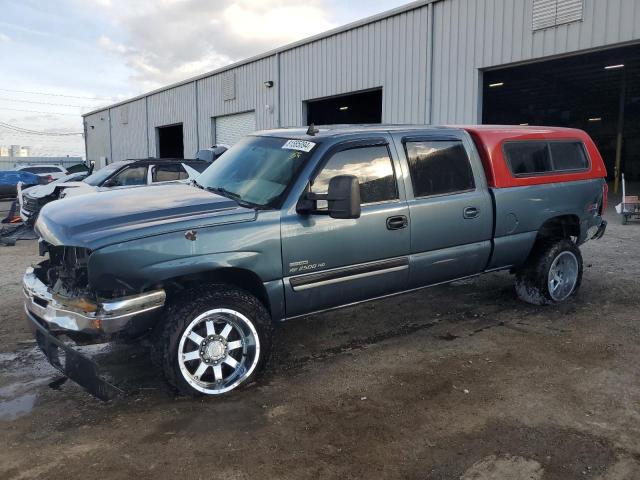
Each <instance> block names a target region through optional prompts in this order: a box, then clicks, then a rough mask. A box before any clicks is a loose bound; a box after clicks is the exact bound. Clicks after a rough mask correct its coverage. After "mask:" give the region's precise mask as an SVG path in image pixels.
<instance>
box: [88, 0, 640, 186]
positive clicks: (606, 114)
mask: <svg viewBox="0 0 640 480" xmlns="http://www.w3.org/2000/svg"><path fill="white" fill-rule="evenodd" d="M311 122H314V123H316V124H330V123H376V122H384V123H427V124H428V123H432V124H453V123H457V124H459V123H505V124H531V125H536V124H537V125H545V124H546V125H562V126H573V127H578V128H583V129H585V130H587V131H588V132H589V133H590V134H591V135H592V137H593V138H594V139H595V140H596V142H597V143H598V146H599V147H600V149H601V151H602V153H603V156H604V157H605V161H606V162H607V167H608V169H609V171H610V172H612V171H613V166H614V164H615V161H616V158H619V159H620V161H621V167H622V170H623V171H624V172H625V173H626V174H627V176H632V177H637V178H640V0H423V1H419V2H414V3H411V4H408V5H406V6H403V7H400V8H397V9H395V10H391V11H389V12H385V13H383V14H380V15H376V16H374V17H371V18H367V19H365V20H362V21H358V22H355V23H352V24H350V25H346V26H344V27H341V28H337V29H335V30H332V31H329V32H326V33H324V34H321V35H318V36H315V37H312V38H309V39H306V40H303V41H300V42H296V43H293V44H291V45H287V46H285V47H282V48H279V49H276V50H273V51H271V52H268V53H265V54H263V55H259V56H257V57H254V58H251V59H248V60H245V61H242V62H238V63H235V64H233V65H230V66H228V67H225V68H221V69H218V70H216V71H213V72H210V73H207V74H204V75H201V76H199V77H196V78H191V79H189V80H185V81H183V82H180V83H177V84H174V85H170V86H167V87H165V88H162V89H159V90H156V91H153V92H150V93H148V94H145V95H141V96H139V97H136V98H133V99H131V100H128V101H125V102H122V103H118V104H115V105H112V106H110V107H107V108H104V109H102V110H97V111H94V112H91V113H89V114H86V115H85V116H84V124H85V131H86V136H85V138H86V155H87V159H89V160H95V161H96V163H97V164H98V165H104V164H105V163H110V162H112V161H117V160H123V159H127V158H140V157H175V156H180V157H182V156H184V157H186V158H190V157H193V156H194V155H195V152H196V151H197V150H198V149H199V148H207V147H210V146H211V145H212V144H215V143H228V144H232V143H234V142H235V141H237V140H238V139H239V138H240V137H241V136H243V135H245V134H247V133H249V132H252V131H254V130H261V129H269V128H275V127H278V126H296V125H307V124H308V123H311Z"/></svg>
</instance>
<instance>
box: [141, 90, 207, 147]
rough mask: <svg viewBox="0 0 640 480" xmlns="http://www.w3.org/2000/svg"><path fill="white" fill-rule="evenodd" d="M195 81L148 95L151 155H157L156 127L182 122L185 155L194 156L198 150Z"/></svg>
mask: <svg viewBox="0 0 640 480" xmlns="http://www.w3.org/2000/svg"><path fill="white" fill-rule="evenodd" d="M195 88H196V86H195V82H192V83H188V84H186V85H181V86H180V87H176V88H172V89H171V90H166V91H164V92H160V93H157V94H155V95H151V96H150V97H148V115H149V127H148V132H147V133H148V136H149V155H150V156H151V157H155V156H157V148H158V145H157V141H156V127H163V126H166V125H173V124H176V123H182V131H183V135H184V156H185V158H193V157H194V156H195V153H196V151H197V150H198V132H197V118H196V92H195Z"/></svg>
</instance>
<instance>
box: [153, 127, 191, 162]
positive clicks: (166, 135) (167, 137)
mask: <svg viewBox="0 0 640 480" xmlns="http://www.w3.org/2000/svg"><path fill="white" fill-rule="evenodd" d="M156 130H157V137H158V156H159V157H160V158H184V140H183V136H182V124H181V123H179V124H177V125H170V126H168V127H158V128H157V129H156Z"/></svg>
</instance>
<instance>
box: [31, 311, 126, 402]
mask: <svg viewBox="0 0 640 480" xmlns="http://www.w3.org/2000/svg"><path fill="white" fill-rule="evenodd" d="M25 311H26V313H27V317H28V319H29V323H30V324H31V327H32V329H33V330H34V331H35V337H36V342H38V346H39V347H40V350H42V353H44V354H45V356H46V357H47V359H48V360H49V363H51V365H53V366H54V367H55V368H56V369H57V370H59V371H60V372H61V373H62V374H63V375H64V376H65V377H67V378H70V379H71V380H73V381H74V382H76V383H77V384H78V385H80V386H81V387H83V388H84V389H85V390H87V391H88V392H89V393H90V394H92V395H95V396H96V397H98V398H99V399H100V400H105V401H106V400H112V399H114V398H116V397H118V396H120V395H122V394H123V393H124V392H123V391H122V390H121V389H119V388H118V387H116V386H115V385H112V384H111V383H109V382H108V381H107V380H105V379H104V378H102V376H101V375H100V367H99V366H98V364H97V363H96V362H94V361H93V360H91V359H90V358H89V357H88V356H86V355H83V354H82V353H80V352H78V351H77V350H75V349H73V348H72V347H70V346H68V345H67V344H65V343H64V342H63V341H62V340H61V339H59V338H58V337H56V336H55V335H54V334H52V333H51V332H50V331H48V330H47V329H46V328H45V327H44V326H43V325H42V324H41V323H40V322H39V321H38V319H37V318H36V317H34V316H33V314H32V313H31V312H30V311H29V310H28V309H27V308H26V307H25Z"/></svg>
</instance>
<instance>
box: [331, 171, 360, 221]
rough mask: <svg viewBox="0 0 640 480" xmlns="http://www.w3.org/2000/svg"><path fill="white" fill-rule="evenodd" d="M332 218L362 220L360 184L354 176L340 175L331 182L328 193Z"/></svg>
mask: <svg viewBox="0 0 640 480" xmlns="http://www.w3.org/2000/svg"><path fill="white" fill-rule="evenodd" d="M327 202H328V203H329V209H328V210H329V216H330V217H331V218H360V183H359V182H358V177H356V176H354V175H338V176H336V177H333V178H332V179H331V180H329V191H328V193H327Z"/></svg>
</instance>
